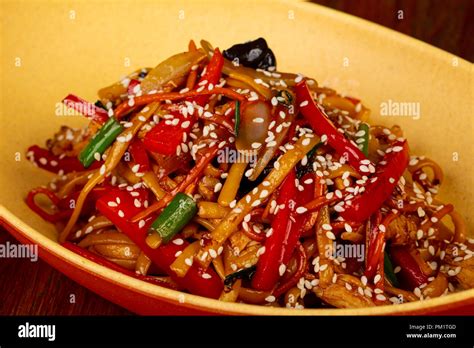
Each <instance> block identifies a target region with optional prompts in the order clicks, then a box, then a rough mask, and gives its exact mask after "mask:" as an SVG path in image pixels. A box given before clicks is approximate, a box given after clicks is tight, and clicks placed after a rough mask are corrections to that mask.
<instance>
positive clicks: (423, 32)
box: [0, 0, 474, 315]
mask: <svg viewBox="0 0 474 348" xmlns="http://www.w3.org/2000/svg"><path fill="white" fill-rule="evenodd" d="M313 2H316V3H320V4H322V5H325V6H329V7H333V8H335V9H338V10H341V11H344V12H347V13H350V14H353V15H356V16H359V17H362V18H365V19H368V20H371V21H373V22H377V23H379V24H382V25H385V26H387V27H390V28H392V29H395V30H397V31H400V32H402V33H405V34H407V35H411V36H413V37H416V38H418V39H420V40H424V41H426V42H428V43H430V44H432V45H435V46H438V47H440V48H442V49H444V50H446V51H449V52H451V53H453V54H456V55H459V56H461V57H463V58H465V59H468V60H470V61H474V42H473V41H474V18H473V17H474V16H473V14H474V2H472V1H470V0H454V1H434V0H418V1H411V0H381V1H380V0H367V1H341V0H316V1H313ZM399 10H402V11H403V17H404V18H403V19H398V14H399V12H398V11H399ZM7 241H9V242H10V243H16V241H15V240H14V239H13V238H12V237H11V236H10V235H9V234H8V233H7V232H6V231H5V230H0V243H1V244H4V243H6V242H7ZM0 289H1V290H0V315H127V314H131V313H130V312H128V311H127V310H125V309H122V308H120V307H118V306H116V305H114V304H112V303H110V302H108V301H106V300H104V299H102V298H101V297H99V296H97V295H96V294H94V293H93V292H91V291H89V290H87V289H85V288H83V287H81V286H80V285H78V284H76V283H75V282H73V281H72V280H70V279H68V278H67V277H65V276H64V275H62V274H61V273H59V272H57V271H56V270H54V269H53V268H52V267H50V266H49V265H47V264H46V263H45V262H43V261H41V260H38V262H36V263H32V262H30V261H29V260H26V259H2V260H1V262H0ZM71 295H74V297H75V303H71V302H70V298H71Z"/></svg>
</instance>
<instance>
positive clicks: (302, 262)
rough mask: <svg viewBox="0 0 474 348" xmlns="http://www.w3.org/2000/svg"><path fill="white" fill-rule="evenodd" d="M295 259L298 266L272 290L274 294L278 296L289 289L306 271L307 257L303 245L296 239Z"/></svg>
mask: <svg viewBox="0 0 474 348" xmlns="http://www.w3.org/2000/svg"><path fill="white" fill-rule="evenodd" d="M296 261H297V262H298V266H297V268H296V271H295V273H294V274H293V275H292V276H291V278H290V279H288V280H287V281H285V282H284V283H283V284H279V285H278V287H277V288H276V289H275V291H274V292H273V295H274V296H276V297H279V296H280V295H282V294H284V293H285V292H287V291H288V290H290V289H291V288H292V287H293V286H295V284H297V283H298V281H299V280H300V278H301V277H302V276H303V275H304V272H305V271H306V266H307V264H308V257H307V256H306V251H305V250H304V247H303V245H302V244H301V243H300V242H299V241H297V244H296Z"/></svg>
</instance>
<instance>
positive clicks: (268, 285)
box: [252, 170, 297, 291]
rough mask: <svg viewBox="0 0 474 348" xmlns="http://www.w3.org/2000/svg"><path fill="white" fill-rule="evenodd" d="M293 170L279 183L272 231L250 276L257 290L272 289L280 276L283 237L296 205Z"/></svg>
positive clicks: (290, 222) (285, 236)
mask: <svg viewBox="0 0 474 348" xmlns="http://www.w3.org/2000/svg"><path fill="white" fill-rule="evenodd" d="M295 179H296V175H295V171H294V170H292V171H291V172H290V173H289V174H288V176H287V177H286V179H285V181H283V183H282V184H281V188H280V193H279V195H278V198H277V205H278V206H281V205H284V207H283V208H279V210H278V212H277V214H276V216H275V217H274V219H273V221H272V229H273V233H272V234H271V235H270V237H268V238H267V240H266V241H265V252H264V253H263V254H262V255H260V257H259V259H258V262H257V270H256V272H255V275H254V276H253V278H252V287H253V288H254V289H257V290H263V291H269V290H272V289H273V288H274V286H275V284H276V283H277V281H278V279H279V278H280V267H281V265H282V264H283V258H284V255H285V246H284V243H285V239H287V238H288V235H289V234H290V232H291V230H292V227H293V221H292V219H291V218H290V217H291V215H292V212H293V211H294V210H295V205H296V201H295V199H296V194H297V191H296V187H295Z"/></svg>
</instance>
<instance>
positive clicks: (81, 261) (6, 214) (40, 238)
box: [0, 205, 474, 316]
mask: <svg viewBox="0 0 474 348" xmlns="http://www.w3.org/2000/svg"><path fill="white" fill-rule="evenodd" d="M0 220H1V221H0V222H1V223H2V224H5V225H7V227H10V228H12V229H15V230H16V231H17V232H18V233H20V234H21V235H22V236H23V237H24V238H25V239H27V240H29V241H31V242H33V243H36V244H38V246H39V247H41V248H42V249H43V250H44V251H46V252H48V253H50V254H52V255H54V256H56V257H57V258H59V259H61V260H63V261H65V262H67V263H68V264H71V265H73V266H74V267H78V268H80V269H81V270H83V271H86V272H89V273H92V274H94V275H96V276H98V277H99V278H102V279H106V280H107V281H109V282H110V283H112V284H118V285H120V286H124V287H127V288H129V289H132V290H133V291H135V292H137V293H140V294H143V295H147V296H151V297H153V298H155V299H159V300H163V301H166V302H169V303H172V304H176V305H180V306H183V307H190V308H195V309H201V310H205V311H210V312H212V313H216V314H218V313H220V314H231V315H285V316H287V315H389V314H392V315H397V314H405V313H409V312H422V311H423V310H426V309H433V308H437V307H444V306H449V305H453V304H455V303H461V302H463V301H467V300H472V299H474V289H469V290H463V291H460V292H456V293H453V294H450V295H448V296H442V297H437V298H433V299H429V300H424V301H416V302H409V303H404V304H400V305H396V306H394V305H385V306H377V307H365V308H349V309H343V308H326V309H321V308H314V309H313V308H306V309H304V310H295V309H290V308H277V307H269V306H262V305H252V304H245V303H229V302H223V301H219V300H216V299H211V298H206V297H202V296H198V295H193V294H189V293H185V292H181V291H177V290H173V289H168V288H165V287H161V286H158V285H155V284H151V283H147V282H145V281H142V280H139V279H136V278H133V277H130V276H128V275H126V274H123V273H120V272H117V271H114V270H112V269H110V268H108V267H105V266H102V265H100V264H98V263H95V262H93V261H91V260H89V259H87V258H84V257H83V256H80V255H78V254H76V253H74V252H72V251H70V250H68V249H66V248H64V247H62V246H61V245H60V244H58V243H57V242H56V241H54V240H52V239H49V238H48V237H46V236H44V235H43V234H41V232H39V231H37V230H36V229H34V228H32V227H30V226H29V225H28V224H26V223H25V222H24V221H23V220H21V219H19V218H18V217H17V216H15V215H14V214H13V213H12V212H10V211H9V210H8V209H7V208H5V207H4V206H3V205H0ZM183 295H184V300H185V301H184V303H179V301H180V299H181V298H182V296H183Z"/></svg>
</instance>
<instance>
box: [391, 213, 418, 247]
mask: <svg viewBox="0 0 474 348" xmlns="http://www.w3.org/2000/svg"><path fill="white" fill-rule="evenodd" d="M417 220H418V219H417V218H416V217H413V216H405V215H400V216H398V217H397V218H395V219H394V220H393V221H392V222H391V223H390V225H388V227H387V234H386V236H387V237H386V238H387V239H388V240H391V241H392V242H393V243H394V244H409V243H410V242H411V241H412V240H416V231H417V225H418V223H417V222H418V221H417Z"/></svg>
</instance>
